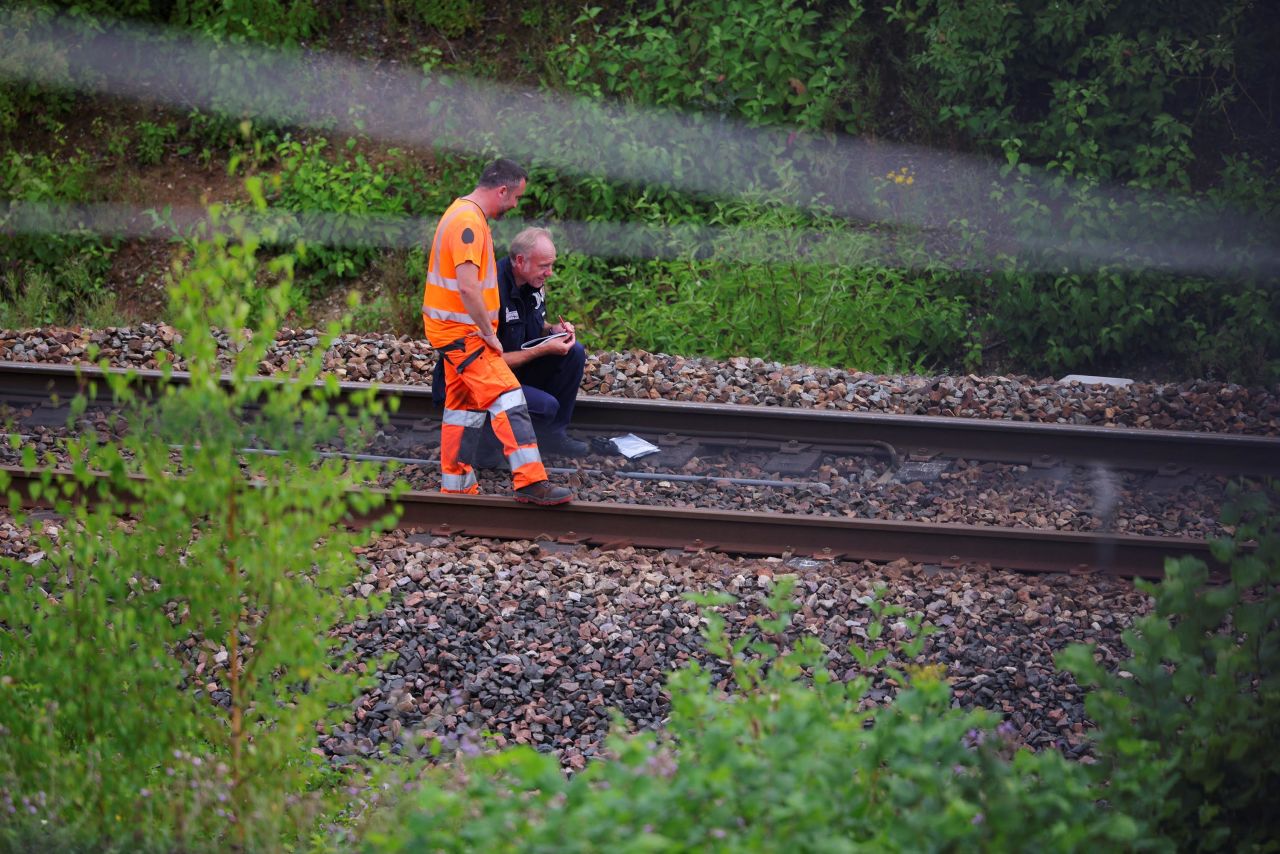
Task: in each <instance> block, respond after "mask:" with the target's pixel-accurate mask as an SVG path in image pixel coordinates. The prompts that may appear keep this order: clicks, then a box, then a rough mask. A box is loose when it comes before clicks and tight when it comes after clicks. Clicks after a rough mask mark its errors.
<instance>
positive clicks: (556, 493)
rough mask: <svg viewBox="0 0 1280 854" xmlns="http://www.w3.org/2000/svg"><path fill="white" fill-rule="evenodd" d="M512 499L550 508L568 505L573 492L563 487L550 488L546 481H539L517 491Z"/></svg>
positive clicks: (549, 483) (548, 482)
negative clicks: (556, 505)
mask: <svg viewBox="0 0 1280 854" xmlns="http://www.w3.org/2000/svg"><path fill="white" fill-rule="evenodd" d="M514 498H515V499H516V501H519V502H521V503H524V504H537V505H539V506H540V507H551V506H552V505H555V504H568V503H569V502H570V501H572V500H573V492H572V490H569V489H566V488H565V487H563V486H552V485H551V482H550V481H548V480H540V481H538V482H537V483H531V484H529V485H528V486H525V487H521V488H520V489H517V490H516V491H515V495H514Z"/></svg>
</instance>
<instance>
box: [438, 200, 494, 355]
mask: <svg viewBox="0 0 1280 854" xmlns="http://www.w3.org/2000/svg"><path fill="white" fill-rule="evenodd" d="M467 261H470V262H471V263H472V264H475V265H476V267H478V268H479V278H480V285H481V288H482V289H483V294H484V307H485V310H486V311H487V312H488V314H489V322H490V323H491V324H492V325H493V331H494V332H495V333H496V332H497V330H498V309H499V307H500V305H501V300H500V299H499V297H498V271H497V266H498V265H497V262H495V261H494V259H493V234H492V233H491V232H490V231H489V223H488V221H487V220H486V219H485V215H484V211H482V210H481V209H480V206H479V205H477V204H476V203H475V202H471V201H468V200H466V199H454V200H453V204H451V205H449V209H448V210H446V211H445V212H444V216H442V217H440V223H439V225H437V226H436V234H435V237H434V238H433V239H432V241H431V255H430V260H429V261H428V262H427V263H428V267H427V284H426V288H425V290H424V291H423V294H422V320H423V324H424V326H425V327H426V333H427V341H428V343H430V344H431V346H432V347H436V348H440V347H445V346H447V345H449V344H451V343H453V342H454V341H457V340H458V339H459V338H463V337H465V336H466V335H469V334H471V333H474V332H476V331H477V328H476V325H475V322H474V321H473V320H472V318H471V315H470V314H469V313H468V312H467V308H466V306H464V305H463V304H462V294H461V293H460V292H459V290H458V265H459V264H463V263H465V262H467Z"/></svg>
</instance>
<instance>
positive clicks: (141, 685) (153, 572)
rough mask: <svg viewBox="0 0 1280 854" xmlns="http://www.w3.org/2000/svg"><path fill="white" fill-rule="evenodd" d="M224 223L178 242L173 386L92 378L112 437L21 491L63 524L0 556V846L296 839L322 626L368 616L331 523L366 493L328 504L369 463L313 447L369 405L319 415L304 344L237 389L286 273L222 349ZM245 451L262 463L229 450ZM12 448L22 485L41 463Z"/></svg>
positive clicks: (338, 661)
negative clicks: (117, 408) (108, 402)
mask: <svg viewBox="0 0 1280 854" xmlns="http://www.w3.org/2000/svg"><path fill="white" fill-rule="evenodd" d="M250 191H251V193H254V194H255V195H256V197H257V198H258V201H259V204H260V206H261V204H262V202H261V195H260V191H259V190H258V188H257V187H256V186H255V185H254V184H253V183H251V184H250ZM227 225H228V226H229V227H230V231H231V232H232V234H233V235H234V237H232V238H228V237H227V236H226V235H225V234H224V235H223V236H220V237H218V238H216V239H215V240H214V241H213V242H210V243H201V244H199V246H198V247H197V250H196V257H195V258H194V260H193V263H192V264H190V266H189V267H188V270H187V272H186V274H185V276H184V277H183V278H182V280H181V281H179V282H176V283H175V284H174V285H173V287H172V289H171V296H172V300H173V306H172V315H173V317H174V325H175V327H176V329H177V332H178V335H177V336H176V337H175V338H174V340H173V343H172V346H173V348H174V352H175V353H176V355H177V356H178V357H179V358H181V359H183V360H184V362H185V365H184V367H185V368H186V369H187V370H188V371H190V373H191V380H190V383H189V384H184V385H171V386H167V387H166V389H165V392H164V394H163V395H162V396H161V398H160V400H159V401H158V402H157V403H156V404H155V405H154V406H153V407H148V406H146V405H145V402H144V401H143V400H142V399H141V398H140V397H139V396H138V394H137V392H136V391H135V390H134V389H133V387H132V385H131V383H130V381H129V379H128V378H120V377H113V378H111V380H110V383H111V389H112V391H113V393H114V394H115V396H116V398H117V400H118V401H119V402H120V403H121V404H122V405H123V406H124V407H125V410H124V411H125V413H126V415H127V418H128V424H129V429H128V430H127V434H126V435H124V437H123V438H121V439H117V440H113V441H105V442H104V443H102V444H100V443H99V438H100V437H99V435H96V434H95V433H94V432H92V431H90V432H89V433H88V435H87V436H85V437H82V438H79V439H76V440H70V441H68V443H67V451H68V454H69V456H70V458H71V460H72V477H71V482H69V483H67V484H65V485H63V486H59V485H58V484H57V483H54V482H53V481H52V480H51V479H50V476H49V475H48V474H45V475H42V476H41V480H40V484H38V485H37V486H36V487H35V488H34V493H35V494H36V496H37V497H43V498H45V499H46V500H48V501H49V502H50V503H51V504H52V506H53V508H54V510H55V512H56V513H57V514H58V515H59V516H60V517H61V519H62V521H61V522H60V523H58V524H57V525H48V524H46V525H45V526H44V527H43V530H42V531H37V532H36V533H37V535H38V536H37V537H36V547H37V548H38V549H39V551H40V554H39V556H38V557H35V558H33V559H29V560H27V561H25V562H23V561H17V560H14V559H11V558H10V559H5V560H4V561H3V563H2V564H0V587H2V588H3V595H2V596H0V698H2V700H3V701H2V702H0V733H2V734H3V738H2V739H0V744H2V745H3V748H2V749H0V811H2V812H3V813H4V814H5V819H4V822H3V824H0V847H5V848H9V849H31V848H36V847H45V846H49V845H55V846H64V847H65V846H72V845H74V846H76V847H82V848H85V849H92V850H116V849H119V850H157V851H158V850H184V851H197V850H226V849H227V848H228V847H231V846H236V847H238V848H239V849H240V850H250V849H251V850H280V849H281V848H283V847H285V846H289V845H296V844H298V841H299V840H305V839H306V837H307V834H308V833H309V831H310V829H311V828H312V827H313V826H314V825H313V822H314V820H315V817H316V815H317V814H318V813H319V812H320V811H321V810H323V809H324V808H325V804H326V794H327V793H329V789H328V785H329V784H331V783H333V782H335V781H333V780H331V779H329V778H328V777H327V776H326V763H325V762H324V759H323V758H322V757H320V756H317V755H316V754H315V753H314V752H313V748H314V747H315V740H316V734H317V732H323V731H324V727H325V726H326V725H327V722H333V721H335V720H340V719H341V718H342V717H344V716H345V714H346V713H347V710H348V709H349V707H350V703H351V701H352V700H353V698H354V697H355V696H356V692H357V684H356V682H357V677H356V676H355V675H354V674H353V673H351V672H349V671H348V670H347V669H346V668H345V667H343V665H342V661H343V657H342V656H341V655H340V654H339V652H340V650H339V648H338V642H337V639H336V638H335V637H332V636H330V635H329V630H330V629H331V628H333V626H334V625H335V624H336V623H337V622H338V621H339V620H342V619H346V618H348V617H349V616H350V615H351V614H352V613H353V612H361V611H366V610H368V609H369V608H370V607H371V606H373V605H374V604H376V602H375V601H374V600H358V601H357V600H355V599H354V598H353V597H350V596H349V595H345V594H347V593H348V588H349V585H351V583H352V582H353V581H354V580H355V579H356V577H357V575H358V573H359V572H360V571H361V570H360V567H359V566H358V564H357V562H356V561H354V560H353V559H352V553H351V548H352V547H353V546H354V545H356V544H358V543H360V542H362V541H363V540H365V539H366V538H367V537H368V534H367V533H351V532H348V531H347V530H346V528H345V527H344V521H345V520H346V518H347V516H348V514H352V513H354V514H369V513H373V512H375V511H376V508H377V507H378V506H379V503H380V501H381V499H380V498H378V497H377V496H370V495H355V494H352V493H350V492H349V491H348V490H349V489H350V488H351V487H353V486H356V485H358V484H362V483H364V482H366V481H368V480H369V479H371V477H372V476H373V474H374V469H373V468H372V467H371V466H369V465H368V464H363V463H362V464H355V463H348V462H343V461H340V460H337V459H326V460H317V459H316V456H315V448H316V446H317V445H318V444H320V443H323V442H327V441H332V440H334V438H335V437H337V436H338V435H342V436H344V437H345V439H346V441H347V442H348V443H349V446H351V445H354V444H358V443H359V441H360V437H361V436H362V435H364V434H365V433H366V431H367V430H368V428H369V427H370V426H371V423H372V422H373V420H375V419H376V418H377V417H378V416H379V414H380V410H379V405H378V404H377V402H376V401H374V400H373V399H372V398H366V399H362V400H358V401H355V402H354V406H353V408H352V409H351V410H349V411H348V410H346V409H340V410H339V411H337V412H336V413H333V412H331V411H330V404H331V401H332V398H333V396H334V394H335V393H336V389H335V384H333V383H331V382H330V383H326V384H320V385H315V381H316V380H317V379H318V378H319V377H320V374H321V364H322V359H323V354H324V352H325V349H326V348H325V347H324V346H321V347H318V348H317V349H316V351H315V354H314V356H313V357H311V358H310V359H309V360H307V362H306V363H305V364H303V365H298V366H297V367H296V368H295V371H294V373H293V375H292V377H291V379H293V380H294V382H292V383H290V384H287V385H280V386H276V385H268V384H264V383H261V382H258V381H257V374H258V364H259V362H260V361H261V360H262V359H263V358H264V354H265V352H266V350H267V348H268V347H269V346H270V345H271V344H272V343H273V342H274V338H275V332H276V328H277V326H278V323H279V321H280V318H281V316H282V314H283V312H284V311H285V309H286V308H287V306H288V304H289V293H288V292H289V288H290V286H291V282H292V275H291V264H292V259H291V258H290V257H288V256H282V257H279V258H276V259H274V260H273V261H272V262H271V263H270V265H269V266H270V268H271V270H270V272H271V274H272V275H273V276H275V277H277V279H278V281H277V283H276V284H275V285H273V286H272V287H271V288H270V289H269V290H268V293H267V298H266V306H267V310H266V311H265V313H264V317H263V322H262V324H261V325H260V326H259V328H258V329H256V330H255V331H253V332H252V333H248V334H243V335H242V334H241V326H242V324H243V322H244V320H245V318H246V317H247V315H248V313H249V306H248V303H247V301H246V294H247V293H248V292H250V291H253V290H255V289H258V287H259V286H258V284H257V281H256V272H257V269H258V262H257V260H256V253H257V249H258V238H256V237H255V236H253V235H251V234H248V233H245V231H244V230H243V224H242V222H238V221H237V220H234V219H233V220H230V221H229V222H228V223H227ZM336 332H337V327H336V326H334V327H332V328H331V329H330V330H329V334H330V336H332V335H334V334H336ZM225 335H230V336H232V337H233V338H235V339H237V343H238V345H239V346H238V347H237V348H236V350H235V355H234V357H233V361H232V363H231V364H230V365H229V366H226V365H224V364H222V363H221V362H220V361H219V350H220V347H219V340H220V339H221V338H223V337H224V336H225ZM224 369H229V376H230V381H229V382H227V383H224V382H223V381H222V375H223V371H224ZM166 370H167V368H166ZM85 406H86V401H85V400H84V399H83V398H80V399H78V400H77V402H76V406H75V411H76V412H77V413H83V411H84V409H85ZM99 426H100V428H101V430H102V434H101V435H102V438H104V439H105V437H107V436H108V435H109V434H113V433H118V432H122V431H119V430H118V429H115V428H113V427H112V426H111V425H109V424H108V425H99ZM15 441H20V440H17V439H15ZM178 442H180V443H181V445H180V446H177V445H171V444H170V443H178ZM259 443H261V444H266V445H268V446H269V447H271V448H274V449H278V450H279V454H278V455H276V456H264V455H246V454H244V453H243V452H242V449H243V448H245V447H250V446H254V445H258V444H259ZM22 452H23V459H24V466H25V467H26V468H27V469H28V471H30V470H32V469H34V468H35V467H36V466H37V465H38V464H42V463H43V461H41V460H38V459H37V458H36V454H35V450H34V448H33V446H31V445H26V446H23V447H22ZM139 476H140V477H139ZM99 478H102V480H100V479H99ZM89 496H93V498H94V503H92V504H90V503H87V499H88V498H89ZM13 500H14V496H13V495H12V494H11V501H13ZM126 513H127V519H126V518H125V515H126ZM384 524H385V523H384ZM326 781H327V782H326ZM28 807H30V809H28Z"/></svg>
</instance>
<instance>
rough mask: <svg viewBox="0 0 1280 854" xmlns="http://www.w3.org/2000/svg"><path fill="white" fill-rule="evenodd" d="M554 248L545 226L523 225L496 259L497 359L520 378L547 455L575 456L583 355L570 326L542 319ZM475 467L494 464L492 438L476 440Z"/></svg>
mask: <svg viewBox="0 0 1280 854" xmlns="http://www.w3.org/2000/svg"><path fill="white" fill-rule="evenodd" d="M555 263H556V247H555V244H554V243H552V241H551V234H550V232H548V231H547V230H546V229H545V228H526V229H525V230H524V231H522V232H520V233H519V234H517V235H516V236H515V238H514V239H513V240H512V241H511V248H510V250H509V252H508V254H507V257H505V258H503V259H502V260H501V261H499V262H498V295H499V297H500V299H501V301H502V304H501V306H500V311H499V314H498V339H499V340H500V341H501V342H502V358H503V360H504V361H505V362H506V363H507V367H508V368H510V369H511V371H512V373H514V374H515V376H516V379H518V380H519V381H520V387H521V388H522V389H523V390H524V396H525V401H526V402H527V404H528V407H529V417H530V418H531V419H532V420H533V429H534V432H535V433H536V434H537V436H538V447H539V448H541V449H542V451H543V452H544V453H546V454H550V455H559V456H564V457H580V456H582V455H584V454H586V453H587V450H588V448H587V443H586V442H581V441H579V440H577V439H574V438H572V437H570V436H569V434H568V433H567V432H566V431H567V429H568V427H569V423H570V422H571V421H572V420H573V408H574V405H575V404H576V402H577V398H578V388H579V386H581V385H582V372H583V368H584V366H585V365H586V361H587V354H586V350H585V349H584V348H583V346H582V345H581V344H580V343H578V340H577V337H576V333H575V330H574V326H573V324H572V323H570V322H569V321H567V320H565V319H564V318H560V322H559V323H554V324H552V323H548V322H547V303H546V291H545V290H544V286H545V285H546V283H547V280H548V279H550V278H551V276H552V275H553V274H554V272H555ZM552 334H562V335H563V336H564V337H562V338H553V339H551V340H548V341H543V342H542V343H540V344H537V345H535V346H532V347H529V348H528V349H525V345H526V344H528V343H530V342H532V341H535V340H537V339H539V338H543V337H545V336H548V335H552ZM444 388H445V382H444V366H443V365H441V364H439V363H437V365H436V372H435V376H434V377H433V379H432V391H433V395H434V397H435V398H436V402H437V403H440V402H442V401H443V400H444ZM476 464H477V465H478V466H479V467H480V468H495V467H497V465H498V464H499V460H498V447H497V443H496V442H494V441H492V440H491V437H489V436H485V437H484V438H483V439H482V440H481V451H480V453H479V455H478V460H477V463H476Z"/></svg>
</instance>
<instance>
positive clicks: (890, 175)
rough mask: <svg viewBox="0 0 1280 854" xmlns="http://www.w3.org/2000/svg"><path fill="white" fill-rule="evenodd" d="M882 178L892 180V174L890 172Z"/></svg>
mask: <svg viewBox="0 0 1280 854" xmlns="http://www.w3.org/2000/svg"><path fill="white" fill-rule="evenodd" d="M884 177H886V178H892V177H893V173H892V172H890V173H889V174H887V175H885V176H884Z"/></svg>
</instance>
